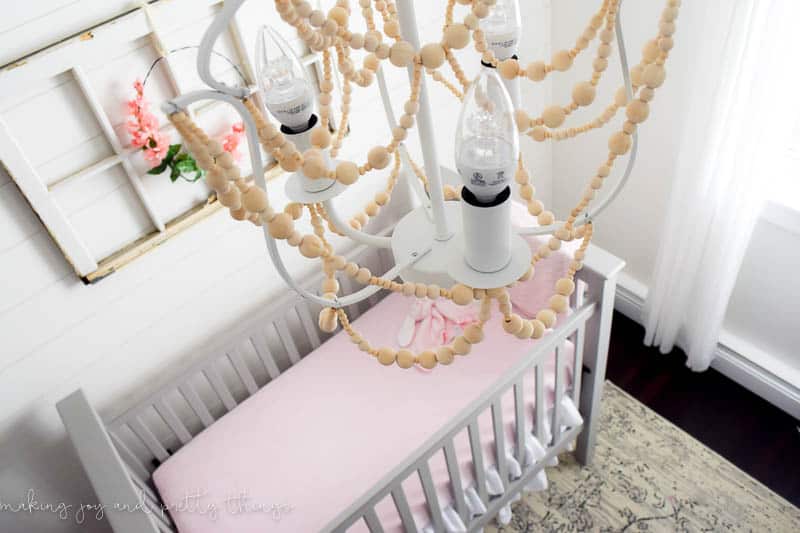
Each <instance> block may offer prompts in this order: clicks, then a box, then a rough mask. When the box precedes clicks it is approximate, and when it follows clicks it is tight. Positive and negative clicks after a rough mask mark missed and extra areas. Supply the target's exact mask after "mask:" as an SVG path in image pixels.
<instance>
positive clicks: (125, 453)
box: [108, 431, 150, 481]
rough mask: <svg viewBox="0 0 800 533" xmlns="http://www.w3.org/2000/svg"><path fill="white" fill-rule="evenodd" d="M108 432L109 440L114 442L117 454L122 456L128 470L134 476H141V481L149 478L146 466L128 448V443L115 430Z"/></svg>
mask: <svg viewBox="0 0 800 533" xmlns="http://www.w3.org/2000/svg"><path fill="white" fill-rule="evenodd" d="M108 434H109V435H110V436H111V441H112V442H113V443H114V447H115V448H116V449H117V453H119V456H120V457H121V458H122V461H123V462H124V463H125V466H127V468H128V470H130V471H131V473H132V474H134V476H135V477H138V478H141V481H144V480H145V479H149V478H150V471H149V470H148V468H147V466H145V464H144V463H142V460H141V459H139V458H138V457H136V454H134V453H133V452H132V451H131V449H130V448H128V445H127V444H125V442H123V440H122V439H121V438H119V437H118V436H117V434H116V432H114V431H109V432H108Z"/></svg>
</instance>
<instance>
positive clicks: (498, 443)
mask: <svg viewBox="0 0 800 533" xmlns="http://www.w3.org/2000/svg"><path fill="white" fill-rule="evenodd" d="M501 399H502V396H500V397H498V398H497V399H495V401H494V402H492V429H494V447H495V456H496V460H497V473H498V474H500V479H501V480H502V482H503V489H505V488H506V487H508V465H507V464H506V435H505V431H504V430H503V404H502V402H501Z"/></svg>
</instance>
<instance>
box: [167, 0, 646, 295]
mask: <svg viewBox="0 0 800 533" xmlns="http://www.w3.org/2000/svg"><path fill="white" fill-rule="evenodd" d="M244 2H245V0H227V1H226V2H225V3H224V5H223V7H222V9H221V10H220V12H219V13H218V14H217V15H216V16H215V18H214V20H213V21H212V23H211V24H210V26H209V27H208V29H207V30H206V32H205V34H204V35H203V38H202V41H201V42H200V46H199V50H198V54H197V72H198V75H199V77H200V79H201V80H202V81H203V82H204V83H205V84H206V85H208V86H209V87H210V89H206V90H197V91H193V92H190V93H186V94H184V95H181V96H178V97H176V98H174V99H171V100H168V101H166V102H164V103H163V104H162V106H161V107H162V111H163V112H164V113H166V114H167V115H169V114H172V113H175V112H178V111H181V110H185V109H187V108H188V107H189V106H190V105H191V104H193V103H195V102H198V101H201V100H218V101H221V102H225V103H227V104H230V105H231V106H232V107H233V108H234V109H235V110H236V112H237V113H238V114H239V115H240V117H241V119H242V122H243V123H244V125H245V135H246V136H247V142H248V145H249V146H250V147H251V149H250V150H248V152H249V155H250V164H251V167H252V169H253V179H254V181H255V184H256V185H257V186H258V187H260V188H261V189H263V190H264V192H265V193H266V194H267V195H268V194H269V192H268V189H267V184H266V180H265V177H264V173H263V172H260V171H258V170H257V169H263V168H264V160H263V158H262V156H261V150H260V149H259V148H258V147H259V146H260V143H259V138H258V134H257V126H256V123H255V121H254V119H253V116H252V115H251V113H250V112H249V111H248V109H247V108H246V107H245V105H244V103H243V99H244V98H247V97H249V96H252V95H253V94H255V93H257V92H258V89H257V88H254V87H238V86H237V87H233V86H229V85H227V84H225V83H223V82H221V81H219V80H217V79H216V78H215V77H214V76H213V74H212V72H211V56H212V55H213V50H214V45H215V44H216V41H217V40H218V39H219V37H220V36H221V35H222V34H223V33H224V32H225V31H226V29H227V28H228V27H229V24H230V23H231V21H232V20H233V18H234V17H235V16H236V12H237V11H238V10H239V8H240V7H241V6H242V4H244ZM396 5H397V12H398V18H399V23H400V29H401V32H402V35H403V37H404V39H406V40H407V41H408V42H409V43H410V44H411V45H412V46H413V47H414V48H415V49H418V48H419V46H420V40H419V30H418V27H417V18H416V13H415V9H414V2H413V0H396ZM621 5H622V0H619V6H621ZM614 30H615V34H616V39H617V42H618V54H619V60H620V65H621V67H622V76H623V80H624V87H625V92H626V95H627V98H628V100H629V101H630V100H632V99H633V94H634V93H633V87H632V83H631V78H630V71H629V68H628V59H627V53H626V47H625V42H624V36H623V32H622V23H621V17H619V16H617V17H616V19H615V25H614ZM408 75H409V80H411V78H412V77H413V67H411V66H409V67H408ZM377 80H378V87H379V92H380V97H381V101H382V104H383V108H384V112H385V114H386V120H387V122H388V123H389V125H390V126H391V127H395V126H396V125H397V120H396V117H395V115H394V111H393V109H392V105H391V97H390V95H389V92H388V89H387V86H386V80H385V76H384V74H383V69H382V68H379V69H378V71H377ZM505 81H506V83H511V84H519V83H520V80H519V78H516V79H513V80H505ZM510 93H511V94H512V95H513V94H517V95H518V94H519V90H515V91H510ZM513 103H514V107H515V108H518V107H519V104H520V102H518V101H515V102H513ZM416 117H417V130H418V135H419V137H420V143H421V146H422V156H423V163H424V168H425V173H426V175H427V177H428V180H429V183H430V187H429V195H428V194H426V193H425V190H424V189H423V188H422V187H421V185H420V184H419V182H418V181H417V180H413V179H412V180H409V181H410V182H411V190H412V191H413V192H414V194H415V196H416V197H417V198H418V200H419V201H420V202H421V204H422V205H421V207H419V208H417V209H418V210H421V211H422V212H424V213H425V215H426V216H427V218H428V220H429V222H430V224H431V229H432V230H433V240H434V243H435V242H438V243H446V242H448V241H450V240H451V239H453V238H454V237H455V236H456V232H454V231H453V230H452V229H451V228H450V227H449V225H448V221H447V216H446V212H445V211H446V206H445V198H444V194H443V189H442V177H441V167H440V165H439V159H438V156H437V154H436V144H435V136H434V132H433V124H432V112H431V109H430V102H429V100H428V93H427V86H426V83H425V79H424V78H423V79H422V80H420V98H419V111H418V113H417V115H416ZM631 138H632V144H631V149H630V153H629V155H628V161H627V164H626V167H625V170H624V172H623V175H622V177H621V178H620V179H619V180H618V181H617V183H616V184H615V185H614V187H613V188H612V189H611V191H610V192H609V194H608V195H607V196H606V197H605V198H604V199H603V200H602V201H600V202H599V203H598V204H597V205H596V206H595V207H594V208H593V209H591V210H589V211H587V212H585V213H584V216H583V217H582V218H581V219H580V220H578V221H576V223H575V226H576V227H578V226H581V225H584V224H587V223H589V222H591V221H592V220H593V219H594V218H596V217H597V216H598V215H600V214H601V213H602V212H603V211H605V209H606V208H607V207H608V206H609V205H610V204H611V203H612V202H613V201H614V199H615V198H616V197H617V196H618V195H619V193H620V192H621V191H622V189H623V188H624V187H625V185H626V183H627V182H628V180H629V178H630V175H631V171H632V169H633V166H634V164H635V162H636V153H637V150H638V134H637V132H636V131H634V132H632V133H631ZM399 154H400V157H401V160H402V163H403V165H404V166H406V168H408V167H410V161H409V156H408V152H407V150H406V148H405V145H404V144H403V143H401V144H400V146H399ZM312 194H313V193H312ZM321 203H323V205H324V207H325V210H326V212H327V214H328V216H329V217H330V220H331V222H333V223H334V224H335V226H336V227H337V228H339V229H340V230H341V231H342V233H344V234H345V236H346V237H349V238H351V239H352V240H354V241H356V242H358V243H360V244H365V245H368V246H372V247H378V248H388V249H393V246H392V237H385V236H378V235H371V234H368V233H366V232H364V231H361V230H358V229H355V228H352V227H351V226H350V225H349V224H347V223H346V222H345V221H344V220H343V219H342V218H341V216H340V215H339V213H338V212H337V210H336V208H335V206H334V205H333V202H332V201H331V199H329V198H328V199H324V200H321ZM560 224H563V222H560V221H555V222H553V223H552V224H550V225H547V226H532V227H524V228H517V229H516V232H517V235H526V236H530V235H545V234H551V233H553V232H554V231H555V230H556V229H557V227H558V226H559V225H560ZM263 234H264V240H265V242H266V245H267V252H268V253H269V256H270V259H271V260H272V263H273V265H274V266H275V269H276V270H277V272H278V274H279V275H280V276H281V278H282V279H283V281H284V282H285V283H286V284H287V285H288V286H289V287H290V288H291V289H292V290H294V291H295V292H297V293H298V294H300V295H301V296H302V297H304V298H306V299H308V300H311V301H313V302H315V303H317V304H319V305H321V306H323V307H332V308H335V309H340V308H344V307H347V306H350V305H353V304H356V303H358V302H361V301H363V300H366V299H367V298H369V297H370V296H372V295H373V294H375V293H377V292H378V291H380V290H381V287H380V286H377V285H368V286H366V287H364V288H362V289H360V290H358V291H356V292H353V293H351V294H348V295H345V296H341V297H339V296H336V297H335V298H334V299H332V300H331V299H327V298H323V297H322V296H319V295H317V294H314V293H313V292H311V291H309V290H307V289H304V288H303V287H301V286H300V285H299V284H298V283H297V282H296V281H295V280H294V278H293V277H292V276H291V274H290V273H289V271H288V270H287V268H286V265H285V264H284V262H283V258H282V257H281V254H280V251H279V250H278V245H277V240H276V239H275V238H274V237H272V235H270V233H269V230H268V228H267V226H266V225H264V226H263ZM434 243H432V244H430V245H425V246H422V247H414V246H408V245H406V246H402V247H401V248H402V249H413V251H411V252H409V253H408V254H406V255H405V256H398V255H397V254H395V266H394V267H393V268H391V269H390V270H388V271H387V272H386V273H384V274H383V276H382V277H384V278H388V279H393V278H395V277H397V276H399V275H401V273H402V272H403V271H405V270H406V269H408V268H409V267H413V266H414V265H415V264H416V263H417V262H419V261H420V260H422V259H423V258H425V257H427V256H428V254H430V253H431V252H432V250H433V248H434ZM396 248H397V247H395V248H394V249H395V250H396ZM443 274H444V273H443ZM475 274H476V275H479V276H483V277H488V278H489V279H491V278H492V274H484V273H478V272H477V271H476V272H475ZM517 277H518V276H517ZM511 281H513V280H511ZM505 284H507V283H503V282H502V281H500V282H499V283H494V284H493V285H492V286H499V285H505Z"/></svg>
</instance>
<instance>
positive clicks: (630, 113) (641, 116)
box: [625, 100, 650, 124]
mask: <svg viewBox="0 0 800 533" xmlns="http://www.w3.org/2000/svg"><path fill="white" fill-rule="evenodd" d="M649 114H650V106H649V105H648V104H647V102H642V101H641V100H633V101H631V103H629V104H628V107H626V108H625V115H626V116H627V117H628V120H630V121H631V122H633V123H634V124H639V123H640V122H644V121H645V120H647V116H648V115H649Z"/></svg>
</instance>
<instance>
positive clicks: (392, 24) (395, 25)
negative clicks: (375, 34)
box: [383, 20, 400, 39]
mask: <svg viewBox="0 0 800 533" xmlns="http://www.w3.org/2000/svg"><path fill="white" fill-rule="evenodd" d="M383 33H385V34H386V35H387V36H388V37H391V38H392V39H397V38H399V37H400V23H399V22H398V21H396V20H387V21H386V22H384V23H383Z"/></svg>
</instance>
